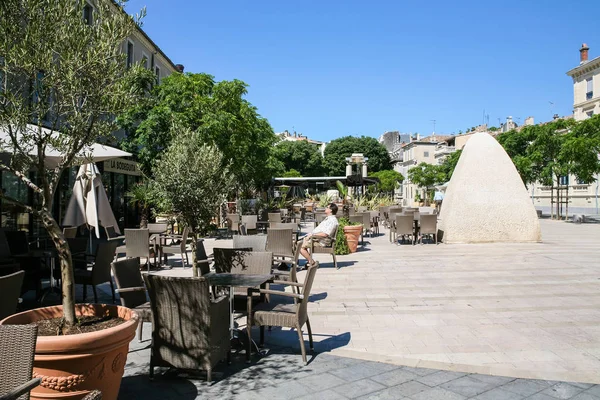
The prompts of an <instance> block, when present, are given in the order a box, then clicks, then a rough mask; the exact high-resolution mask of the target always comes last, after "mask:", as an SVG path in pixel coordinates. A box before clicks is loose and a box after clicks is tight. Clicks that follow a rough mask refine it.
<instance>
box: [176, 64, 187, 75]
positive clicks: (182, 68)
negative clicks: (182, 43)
mask: <svg viewBox="0 0 600 400" xmlns="http://www.w3.org/2000/svg"><path fill="white" fill-rule="evenodd" d="M175 69H176V70H177V72H181V73H182V74H183V70H184V69H185V67H184V66H183V64H175Z"/></svg>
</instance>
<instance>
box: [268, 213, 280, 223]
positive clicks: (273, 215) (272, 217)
mask: <svg viewBox="0 0 600 400" xmlns="http://www.w3.org/2000/svg"><path fill="white" fill-rule="evenodd" d="M268 215H269V222H271V223H273V222H281V213H280V212H276V213H269V214H268Z"/></svg>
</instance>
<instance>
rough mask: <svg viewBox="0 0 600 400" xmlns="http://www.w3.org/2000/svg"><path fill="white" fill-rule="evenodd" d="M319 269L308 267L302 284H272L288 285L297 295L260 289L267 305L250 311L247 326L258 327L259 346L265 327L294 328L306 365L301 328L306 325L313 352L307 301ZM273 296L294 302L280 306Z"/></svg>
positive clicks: (286, 282) (262, 339)
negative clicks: (266, 297) (266, 296)
mask: <svg viewBox="0 0 600 400" xmlns="http://www.w3.org/2000/svg"><path fill="white" fill-rule="evenodd" d="M318 268H319V265H318V264H313V265H311V266H309V267H308V271H307V272H306V276H305V278H304V283H298V282H289V281H274V282H273V283H276V284H282V285H290V286H294V287H296V288H297V289H298V292H299V293H290V292H285V291H282V290H273V289H260V290H258V292H259V293H260V294H266V295H269V296H270V301H269V302H268V303H260V304H258V305H256V307H254V309H253V310H252V311H251V315H250V321H251V323H249V326H259V327H260V345H261V346H262V345H263V344H264V342H265V326H280V327H287V328H294V329H295V330H296V332H297V333H298V339H299V341H300V351H301V352H302V361H303V362H304V364H306V349H305V348H304V337H303V336H302V327H303V326H304V325H305V324H306V329H307V330H308V340H309V344H310V350H311V351H312V350H314V347H313V338H312V331H311V328H310V321H309V319H308V300H309V296H310V290H311V288H312V284H313V281H314V279H315V274H316V273H317V269H318ZM275 296H284V297H288V298H289V297H291V298H292V299H293V300H294V302H293V303H292V304H282V303H278V302H276V301H275Z"/></svg>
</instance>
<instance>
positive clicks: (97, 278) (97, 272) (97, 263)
mask: <svg viewBox="0 0 600 400" xmlns="http://www.w3.org/2000/svg"><path fill="white" fill-rule="evenodd" d="M117 245H118V243H117V242H115V241H106V242H100V243H98V247H97V248H96V257H95V260H94V263H93V264H92V268H91V270H90V269H87V268H86V269H76V270H75V284H76V285H83V302H84V303H85V299H86V297H87V287H88V285H90V286H92V290H93V292H94V303H98V294H97V293H96V286H97V285H100V284H102V283H106V282H108V283H110V293H111V295H112V302H113V303H114V302H115V288H114V285H113V281H112V277H111V275H110V264H111V262H112V261H113V260H114V258H115V251H116V249H117ZM138 268H139V267H138Z"/></svg>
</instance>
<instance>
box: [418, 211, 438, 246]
mask: <svg viewBox="0 0 600 400" xmlns="http://www.w3.org/2000/svg"><path fill="white" fill-rule="evenodd" d="M420 223H421V224H420V227H419V240H420V241H421V243H423V235H432V236H433V242H434V243H435V244H437V243H438V240H437V215H436V214H431V215H427V214H421V217H420Z"/></svg>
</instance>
